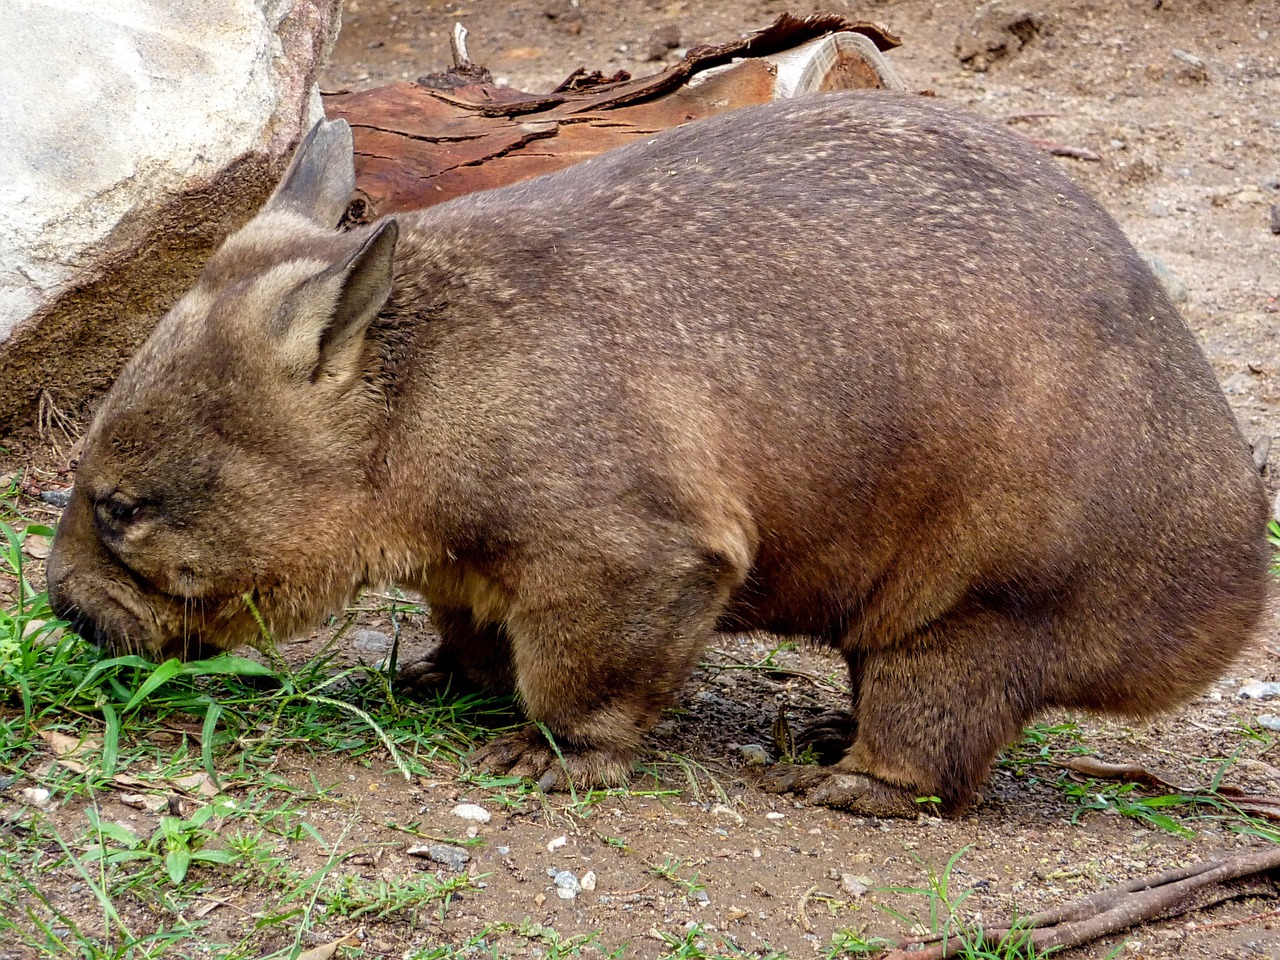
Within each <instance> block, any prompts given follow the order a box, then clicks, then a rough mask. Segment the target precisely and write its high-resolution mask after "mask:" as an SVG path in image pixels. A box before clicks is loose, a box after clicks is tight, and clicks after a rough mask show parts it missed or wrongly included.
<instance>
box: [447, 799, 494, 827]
mask: <svg viewBox="0 0 1280 960" xmlns="http://www.w3.org/2000/svg"><path fill="white" fill-rule="evenodd" d="M450 812H451V813H452V814H453V815H454V816H455V817H461V818H462V819H463V820H473V821H475V822H476V823H488V822H489V821H490V820H492V819H493V816H492V815H491V814H490V813H489V811H488V810H486V809H485V808H484V807H482V806H480V805H479V804H475V803H460V804H458V805H457V806H456V807H454V808H453V810H452V811H450Z"/></svg>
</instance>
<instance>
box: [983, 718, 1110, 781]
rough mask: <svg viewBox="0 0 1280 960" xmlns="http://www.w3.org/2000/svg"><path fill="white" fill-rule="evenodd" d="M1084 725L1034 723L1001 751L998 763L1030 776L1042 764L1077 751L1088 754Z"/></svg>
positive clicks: (1019, 773) (1017, 774)
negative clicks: (1083, 732) (1081, 728)
mask: <svg viewBox="0 0 1280 960" xmlns="http://www.w3.org/2000/svg"><path fill="white" fill-rule="evenodd" d="M1082 740H1083V736H1082V734H1081V732H1080V724H1079V723H1078V722H1077V721H1075V720H1060V721H1057V722H1053V723H1033V724H1030V725H1029V726H1028V727H1027V728H1026V729H1024V730H1023V731H1022V739H1021V740H1020V741H1019V742H1018V743H1016V744H1013V745H1011V746H1009V747H1006V748H1005V749H1004V750H1003V751H1001V753H1000V756H999V758H998V759H997V761H996V762H997V763H998V764H999V765H1000V766H1001V767H1002V768H1003V769H1005V770H1009V771H1011V772H1012V773H1013V775H1014V776H1016V777H1028V776H1030V775H1031V774H1032V772H1033V771H1034V769H1035V768H1036V767H1038V766H1041V765H1046V766H1047V765H1051V764H1053V763H1054V762H1055V761H1056V760H1059V759H1060V758H1062V757H1065V756H1071V755H1073V754H1081V753H1087V752H1088V748H1087V747H1086V746H1085V745H1084V744H1083V742H1082Z"/></svg>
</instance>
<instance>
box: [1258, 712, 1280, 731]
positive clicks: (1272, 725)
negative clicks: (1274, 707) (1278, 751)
mask: <svg viewBox="0 0 1280 960" xmlns="http://www.w3.org/2000/svg"><path fill="white" fill-rule="evenodd" d="M1258 726H1260V727H1262V728H1263V729H1265V730H1280V717H1277V716H1276V715H1275V714H1273V713H1263V714H1260V715H1259V716H1258Z"/></svg>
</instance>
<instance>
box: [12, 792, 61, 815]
mask: <svg viewBox="0 0 1280 960" xmlns="http://www.w3.org/2000/svg"><path fill="white" fill-rule="evenodd" d="M52 797H53V794H51V793H50V792H49V791H48V790H46V789H45V788H44V787H23V788H22V789H21V790H19V791H18V798H19V799H20V800H22V802H23V803H29V804H31V806H33V807H36V808H37V809H40V810H43V811H44V812H45V813H48V812H49V811H50V810H52V809H53V807H54V803H53V799H52Z"/></svg>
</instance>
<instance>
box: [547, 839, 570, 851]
mask: <svg viewBox="0 0 1280 960" xmlns="http://www.w3.org/2000/svg"><path fill="white" fill-rule="evenodd" d="M568 842H569V838H568V837H556V838H555V839H554V840H549V841H547V853H555V852H556V851H557V850H559V849H560V848H561V847H563V846H564V845H565V844H566V843H568Z"/></svg>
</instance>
